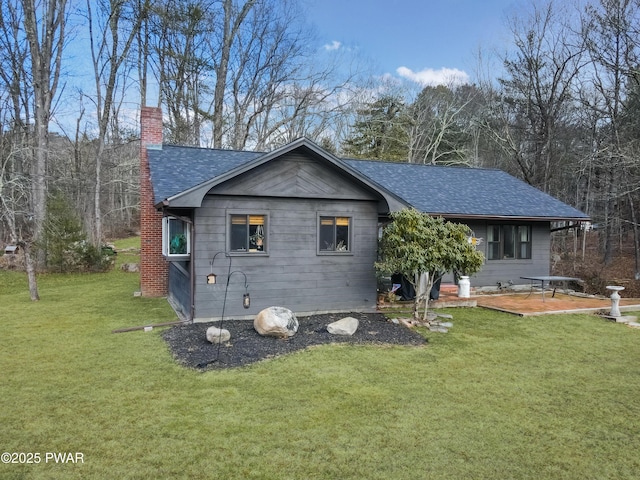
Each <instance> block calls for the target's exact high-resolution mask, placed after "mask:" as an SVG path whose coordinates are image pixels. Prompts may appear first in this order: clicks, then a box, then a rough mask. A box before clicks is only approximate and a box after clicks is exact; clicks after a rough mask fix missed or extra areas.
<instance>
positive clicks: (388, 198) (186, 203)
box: [155, 138, 408, 211]
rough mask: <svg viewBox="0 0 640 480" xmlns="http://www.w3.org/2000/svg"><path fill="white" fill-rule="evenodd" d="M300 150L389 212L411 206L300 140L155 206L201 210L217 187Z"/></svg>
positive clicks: (316, 147) (333, 157) (305, 141)
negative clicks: (343, 176) (346, 178)
mask: <svg viewBox="0 0 640 480" xmlns="http://www.w3.org/2000/svg"><path fill="white" fill-rule="evenodd" d="M298 149H306V150H307V151H309V152H311V153H313V154H314V155H316V156H318V157H320V158H322V160H323V161H325V162H327V164H329V165H331V166H332V167H333V168H336V169H338V170H341V171H342V173H343V174H346V175H347V176H349V177H350V178H351V179H352V180H353V181H355V182H357V183H359V184H361V185H363V186H364V187H365V188H367V189H369V190H371V191H373V192H375V193H376V194H378V195H379V196H380V197H381V198H382V199H383V200H384V202H386V209H387V210H388V211H394V210H400V209H402V208H404V207H407V206H408V204H407V203H406V202H404V201H403V200H402V199H401V198H400V197H398V196H396V195H395V194H393V193H391V192H389V191H388V190H386V189H385V188H383V187H381V186H380V185H378V184H376V183H375V182H372V181H371V180H370V179H369V178H368V177H366V176H365V175H364V174H362V173H360V172H358V171H357V170H355V169H354V168H352V167H350V166H349V165H347V164H346V163H344V162H343V161H342V160H340V159H339V158H338V157H336V156H334V155H333V154H331V153H329V152H327V151H326V150H324V149H322V148H321V147H319V146H318V145H316V144H315V143H313V142H312V141H310V140H309V139H307V138H300V139H298V140H295V141H293V142H291V143H289V144H287V145H285V146H283V147H280V148H278V149H275V150H272V151H271V152H268V153H265V154H264V155H261V156H259V157H258V158H256V159H254V160H251V161H249V162H247V163H244V164H242V165H241V166H239V167H237V168H234V169H232V170H230V171H228V172H226V173H224V174H222V175H218V176H216V177H214V178H212V179H210V180H208V181H206V182H203V183H201V184H199V185H196V186H194V187H192V188H190V189H188V190H185V191H184V192H180V193H179V194H176V195H173V196H171V197H168V198H165V199H163V200H162V201H160V202H158V203H156V205H155V206H156V208H161V207H166V208H167V207H168V208H197V207H200V206H202V201H203V200H204V197H205V195H206V194H207V193H208V192H209V191H210V190H211V189H212V188H214V187H216V186H217V185H220V184H222V183H224V182H227V181H229V180H231V179H233V178H236V177H238V176H239V175H242V174H244V173H246V172H249V171H250V170H253V169H255V168H257V167H260V166H262V165H264V164H266V163H268V162H270V161H272V160H274V159H276V158H279V157H281V156H283V155H285V154H287V153H289V152H292V151H294V150H298Z"/></svg>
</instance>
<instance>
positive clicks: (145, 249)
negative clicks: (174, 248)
mask: <svg viewBox="0 0 640 480" xmlns="http://www.w3.org/2000/svg"><path fill="white" fill-rule="evenodd" d="M150 149H156V150H157V149H162V110H161V109H160V108H157V107H142V110H141V111H140V292H141V294H142V296H143V297H164V296H166V295H167V293H168V280H169V265H168V264H167V261H166V260H165V259H164V257H163V256H162V212H161V211H158V210H157V209H156V208H155V207H154V206H153V205H154V199H153V188H152V186H151V176H150V173H149V159H148V156H147V151H148V150H150Z"/></svg>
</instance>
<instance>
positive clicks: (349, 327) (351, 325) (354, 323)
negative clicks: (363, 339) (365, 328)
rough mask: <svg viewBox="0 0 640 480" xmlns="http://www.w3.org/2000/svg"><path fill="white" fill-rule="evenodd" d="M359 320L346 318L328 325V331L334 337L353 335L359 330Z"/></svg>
mask: <svg viewBox="0 0 640 480" xmlns="http://www.w3.org/2000/svg"><path fill="white" fill-rule="evenodd" d="M358 325H359V322H358V319H357V318H353V317H344V318H343V319H341V320H338V321H337V322H333V323H330V324H329V325H327V331H328V332H329V333H330V334H332V335H353V334H354V333H356V330H357V329H358Z"/></svg>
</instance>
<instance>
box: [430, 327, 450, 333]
mask: <svg viewBox="0 0 640 480" xmlns="http://www.w3.org/2000/svg"><path fill="white" fill-rule="evenodd" d="M429 331H430V332H439V333H447V332H448V331H449V329H448V328H447V327H443V326H442V325H430V326H429Z"/></svg>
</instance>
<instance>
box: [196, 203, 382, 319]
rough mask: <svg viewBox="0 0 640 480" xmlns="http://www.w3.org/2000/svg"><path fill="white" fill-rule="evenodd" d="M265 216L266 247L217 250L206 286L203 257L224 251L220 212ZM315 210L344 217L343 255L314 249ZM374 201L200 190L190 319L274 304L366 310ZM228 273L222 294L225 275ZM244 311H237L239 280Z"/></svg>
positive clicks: (371, 304) (300, 310) (299, 309)
mask: <svg viewBox="0 0 640 480" xmlns="http://www.w3.org/2000/svg"><path fill="white" fill-rule="evenodd" d="M230 211H232V212H246V213H247V214H250V213H260V214H265V215H267V226H266V228H267V237H266V242H267V244H266V248H267V252H266V253H264V254H262V253H259V254H233V253H231V254H229V255H227V254H224V253H223V254H218V255H217V256H216V258H215V262H214V265H213V271H214V273H216V274H217V275H218V276H219V277H218V278H219V280H218V282H217V284H216V285H208V284H207V283H206V276H207V275H208V274H209V273H210V272H211V270H212V268H211V265H210V262H211V260H212V258H213V257H214V256H215V255H216V253H217V252H226V251H227V229H228V213H229V212H230ZM318 212H321V213H322V214H326V215H336V216H348V217H350V218H351V219H352V222H353V223H352V245H351V246H352V248H351V252H350V253H346V254H345V253H335V254H325V253H323V254H319V253H318V251H317V242H318V238H317V223H318ZM377 219H378V213H377V202H375V201H359V200H355V201H348V200H330V199H301V198H299V199H296V200H290V199H286V198H269V197H262V198H246V197H231V196H217V195H208V196H207V197H206V198H205V200H204V202H203V205H202V208H200V209H198V210H197V212H196V224H197V226H198V228H197V231H196V242H195V252H194V253H193V255H194V259H195V262H196V263H195V275H196V277H195V278H196V281H195V306H196V308H195V310H196V311H195V319H196V320H197V321H198V320H199V321H207V320H210V319H212V318H220V317H221V316H222V309H223V307H224V310H225V312H224V316H225V317H227V316H233V317H234V318H241V317H244V316H250V317H251V318H252V317H253V316H255V314H256V313H258V312H259V311H260V310H262V309H263V308H266V307H269V306H274V305H278V306H282V307H286V308H289V309H291V310H293V311H294V312H296V313H297V314H299V315H302V314H310V313H315V312H331V311H335V312H339V311H348V310H373V309H375V305H376V276H375V271H374V268H373V263H374V262H375V260H376V251H377ZM229 265H231V271H232V272H236V273H232V274H231V277H230V281H229V288H228V291H227V301H226V305H223V304H224V296H225V289H226V282H227V272H228V271H229ZM240 272H242V273H244V275H246V279H247V282H248V285H249V289H248V291H249V293H250V296H251V308H250V309H248V310H245V309H243V308H242V304H241V302H242V294H243V293H244V292H245V288H244V282H245V278H244V275H243V274H242V273H240Z"/></svg>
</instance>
